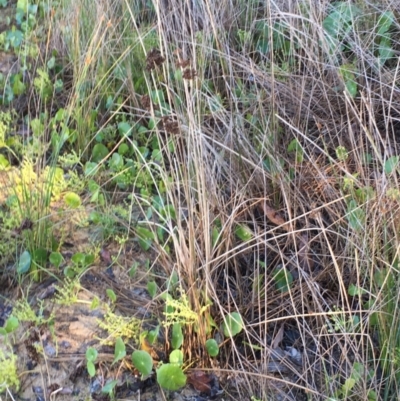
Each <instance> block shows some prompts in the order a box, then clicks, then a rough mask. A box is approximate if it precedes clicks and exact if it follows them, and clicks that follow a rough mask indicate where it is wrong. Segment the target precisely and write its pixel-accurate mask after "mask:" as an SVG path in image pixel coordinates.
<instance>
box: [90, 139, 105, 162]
mask: <svg viewBox="0 0 400 401" xmlns="http://www.w3.org/2000/svg"><path fill="white" fill-rule="evenodd" d="M108 153H109V150H108V148H107V146H105V145H103V144H102V143H96V145H94V146H93V150H92V160H93V161H94V162H96V163H99V162H101V161H102V160H103V159H105V158H106V157H107V156H108Z"/></svg>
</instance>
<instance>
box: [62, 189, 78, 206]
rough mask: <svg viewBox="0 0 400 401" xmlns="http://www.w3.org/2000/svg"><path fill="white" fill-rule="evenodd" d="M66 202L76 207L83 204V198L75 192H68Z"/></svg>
mask: <svg viewBox="0 0 400 401" xmlns="http://www.w3.org/2000/svg"><path fill="white" fill-rule="evenodd" d="M64 202H65V204H66V205H67V206H68V207H70V208H71V209H76V208H78V207H79V206H80V205H81V198H80V196H79V195H78V194H76V193H75V192H67V193H66V194H65V196H64Z"/></svg>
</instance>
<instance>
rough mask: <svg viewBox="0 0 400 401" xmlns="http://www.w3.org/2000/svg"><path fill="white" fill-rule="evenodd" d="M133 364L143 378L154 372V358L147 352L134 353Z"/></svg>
mask: <svg viewBox="0 0 400 401" xmlns="http://www.w3.org/2000/svg"><path fill="white" fill-rule="evenodd" d="M132 363H133V366H135V368H136V369H137V370H138V371H139V372H140V373H141V374H142V375H143V376H148V375H149V374H150V373H151V371H152V370H153V358H152V357H151V355H150V354H149V353H148V352H147V351H134V352H133V353H132Z"/></svg>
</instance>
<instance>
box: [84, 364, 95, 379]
mask: <svg viewBox="0 0 400 401" xmlns="http://www.w3.org/2000/svg"><path fill="white" fill-rule="evenodd" d="M86 369H87V371H88V373H89V376H90V377H93V376H94V375H95V374H96V367H95V366H94V363H93V362H92V361H87V362H86Z"/></svg>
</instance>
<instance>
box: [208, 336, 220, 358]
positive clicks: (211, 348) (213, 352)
mask: <svg viewBox="0 0 400 401" xmlns="http://www.w3.org/2000/svg"><path fill="white" fill-rule="evenodd" d="M206 350H207V352H208V355H210V356H212V357H215V356H217V355H218V354H219V347H218V343H217V342H216V341H215V340H214V339H213V338H210V339H209V340H207V341H206Z"/></svg>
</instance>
